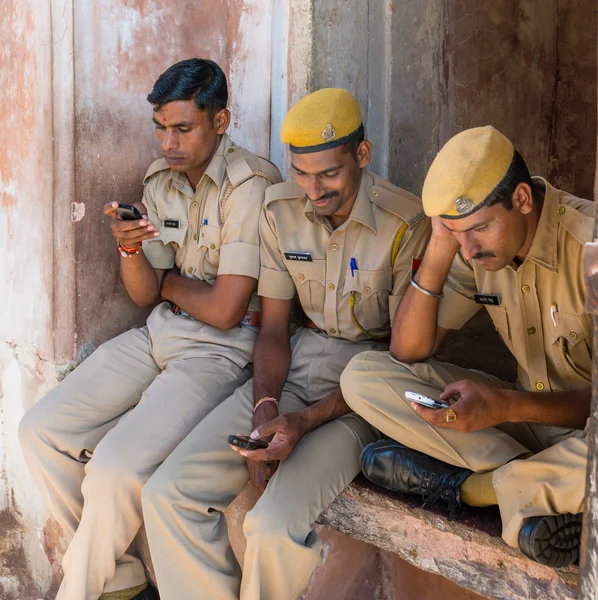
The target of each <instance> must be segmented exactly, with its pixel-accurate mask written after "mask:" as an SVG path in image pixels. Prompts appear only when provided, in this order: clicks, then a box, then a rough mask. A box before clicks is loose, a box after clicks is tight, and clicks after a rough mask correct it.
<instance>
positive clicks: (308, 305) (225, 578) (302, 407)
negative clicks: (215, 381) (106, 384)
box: [143, 89, 430, 600]
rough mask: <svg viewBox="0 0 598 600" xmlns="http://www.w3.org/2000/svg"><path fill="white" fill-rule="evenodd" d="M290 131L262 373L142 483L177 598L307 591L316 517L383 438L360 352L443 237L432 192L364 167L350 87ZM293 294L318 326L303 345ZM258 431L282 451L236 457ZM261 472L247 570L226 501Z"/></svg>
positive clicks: (265, 228)
mask: <svg viewBox="0 0 598 600" xmlns="http://www.w3.org/2000/svg"><path fill="white" fill-rule="evenodd" d="M281 139H282V141H283V142H284V143H289V144H290V149H291V153H292V154H291V156H292V165H293V168H294V172H295V180H296V182H295V183H293V182H290V183H283V184H279V185H276V186H273V187H272V188H269V189H268V190H267V192H266V203H265V208H264V212H263V215H262V218H261V223H260V235H261V270H260V280H259V286H258V293H259V295H260V296H261V297H262V328H261V330H260V334H259V336H258V340H257V342H256V349H255V358H254V380H253V381H250V382H247V383H246V384H245V385H244V386H243V387H241V388H239V389H238V390H237V391H236V392H235V394H234V395H233V396H232V397H231V398H229V399H228V400H226V401H225V402H223V403H222V404H221V405H220V406H219V407H218V408H217V409H215V410H214V411H213V412H212V413H211V414H210V415H209V416H208V417H207V418H206V419H205V420H204V421H203V422H202V423H201V424H200V425H199V426H198V427H196V428H195V430H194V431H193V432H192V433H191V434H190V435H189V436H188V437H187V439H186V440H185V441H184V442H183V443H182V444H181V446H179V448H178V449H177V450H176V451H175V452H174V453H173V454H172V455H171V457H170V458H169V459H168V460H167V461H166V462H165V463H164V464H163V465H162V467H161V468H160V469H159V471H158V472H157V473H156V475H155V477H154V478H153V479H152V481H151V482H150V484H149V487H146V489H145V491H144V494H143V511H144V517H145V521H146V527H147V532H148V538H149V542H150V549H151V552H152V558H153V564H154V568H155V572H156V576H157V580H158V586H159V589H160V594H161V596H162V598H163V600H178V599H179V598H196V597H197V598H198V597H201V598H202V599H204V600H209V599H211V600H228V599H231V600H232V599H235V598H239V597H240V598H243V600H250V599H252V600H281V599H284V600H293V599H295V598H299V597H300V596H301V594H302V592H303V591H304V589H305V587H306V586H307V584H308V582H309V579H310V576H311V574H312V572H313V570H314V568H315V567H316V566H317V565H318V563H319V562H320V560H321V557H320V552H321V548H322V546H321V542H320V540H319V538H318V536H317V534H316V533H315V531H314V529H313V523H314V521H315V520H316V518H317V517H318V515H319V514H320V513H321V512H322V511H323V510H324V509H325V508H326V507H327V506H328V505H329V504H330V503H331V502H332V500H333V499H334V498H335V497H336V495H337V494H339V493H340V492H341V491H342V490H343V488H344V487H345V486H346V485H348V484H349V483H350V482H351V480H352V479H353V478H354V477H355V475H356V474H357V473H358V472H359V454H360V452H361V450H362V448H363V447H364V446H365V445H366V444H367V443H369V442H371V441H373V440H375V439H377V437H378V435H377V432H376V431H375V430H374V429H372V428H371V427H370V426H369V425H368V424H367V423H366V422H365V421H363V420H362V419H360V418H359V417H357V416H356V415H354V414H351V413H350V410H349V409H348V408H347V406H346V404H345V403H344V401H343V397H342V395H341V393H340V389H339V377H340V374H341V372H342V370H343V369H344V367H345V365H346V364H347V362H348V361H349V359H350V358H351V357H352V356H354V355H355V354H357V353H358V352H361V351H363V350H367V349H375V348H378V349H384V348H387V347H388V346H387V344H386V342H385V338H387V336H388V335H389V333H390V322H391V318H392V314H393V313H394V311H395V309H396V307H397V305H398V303H399V302H400V300H401V298H402V296H403V293H404V292H405V289H406V287H407V286H408V284H409V273H410V272H411V264H412V259H413V258H418V257H421V256H422V255H423V252H424V248H425V244H426V242H427V240H428V238H429V235H430V226H429V221H427V220H426V219H425V218H424V217H423V214H422V212H421V204H420V201H419V199H417V198H416V197H415V196H412V195H411V194H409V193H407V192H405V191H403V190H401V189H399V188H397V187H395V186H393V185H392V184H390V183H389V182H387V181H385V180H384V179H382V178H381V177H378V176H377V175H374V174H372V173H369V172H367V171H365V168H366V167H367V165H368V163H369V161H370V155H371V144H370V143H369V142H368V141H366V140H364V135H363V125H362V121H361V113H360V111H359V106H358V105H357V102H356V101H355V99H354V98H353V96H352V95H351V94H350V93H349V92H347V91H345V90H341V89H325V90H320V91H318V92H315V93H313V94H311V95H309V96H307V97H306V98H304V99H303V100H301V101H300V102H298V103H297V104H296V105H295V106H294V107H293V108H291V110H290V111H289V113H288V114H287V116H286V118H285V121H284V123H283V126H282V132H281ZM295 294H298V296H299V300H300V302H301V305H302V307H303V310H304V311H305V313H306V315H307V318H308V321H307V323H306V325H305V327H303V328H301V329H300V330H299V331H298V333H297V334H296V335H295V336H294V337H293V339H292V340H291V343H290V344H289V339H288V330H289V316H290V313H291V305H292V301H293V297H294V296H295ZM252 430H254V432H253V433H252V437H253V438H264V439H266V440H269V441H270V444H269V446H268V448H267V449H266V450H256V451H243V452H241V453H235V452H233V450H232V449H231V447H230V446H229V444H228V443H227V436H228V435H229V434H235V433H244V434H249V433H250V432H251V431H252ZM233 448H234V449H237V450H238V448H235V447H233ZM245 457H246V458H247V461H246V458H245ZM278 461H281V462H280V466H279V467H278V470H277V471H276V473H275V474H274V475H273V477H272V478H271V480H270V481H269V482H268V483H267V486H266V478H267V473H266V471H267V465H268V463H274V464H273V465H272V470H274V468H275V467H276V464H278ZM248 480H251V481H252V482H253V483H254V484H255V485H257V486H258V487H260V488H263V487H265V492H264V494H263V495H262V497H261V498H260V500H259V501H258V502H257V504H256V506H255V508H254V509H253V510H251V511H250V512H249V513H248V514H247V516H246V519H245V523H244V531H245V535H246V538H247V549H246V552H245V558H244V567H243V575H242V576H241V572H240V569H239V565H238V564H237V562H236V560H235V558H234V556H233V553H232V550H231V547H230V543H229V540H228V536H227V528H226V522H225V518H224V516H223V514H222V511H223V510H224V509H225V508H226V507H227V506H228V505H229V504H230V502H231V501H232V500H233V499H234V498H235V496H236V495H237V494H238V493H239V492H240V491H241V490H242V489H243V487H244V486H245V484H246V483H247V481H248Z"/></svg>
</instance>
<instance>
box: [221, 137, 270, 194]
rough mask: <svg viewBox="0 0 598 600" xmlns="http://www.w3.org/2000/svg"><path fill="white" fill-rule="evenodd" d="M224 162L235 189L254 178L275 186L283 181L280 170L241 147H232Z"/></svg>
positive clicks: (225, 155) (227, 152) (227, 174)
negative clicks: (261, 178)
mask: <svg viewBox="0 0 598 600" xmlns="http://www.w3.org/2000/svg"><path fill="white" fill-rule="evenodd" d="M224 160H225V161H226V176H227V177H228V180H229V181H230V183H231V184H232V186H233V188H237V187H239V186H240V185H241V184H242V183H245V182H246V181H249V180H250V179H252V178H253V177H263V178H264V179H267V180H268V181H269V182H270V183H273V184H274V183H278V182H279V181H281V177H280V173H279V171H278V169H277V168H276V167H275V166H274V165H273V164H272V163H271V162H270V161H268V160H266V159H265V158H261V157H259V156H256V155H255V154H252V153H251V152H248V151H247V150H244V149H243V148H240V147H239V146H231V147H230V148H229V149H228V150H227V151H226V153H225V154H224Z"/></svg>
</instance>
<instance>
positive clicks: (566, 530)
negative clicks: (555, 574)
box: [519, 513, 583, 569]
mask: <svg viewBox="0 0 598 600" xmlns="http://www.w3.org/2000/svg"><path fill="white" fill-rule="evenodd" d="M582 517H583V515H582V513H579V514H577V515H573V514H565V515H556V516H553V517H534V518H531V519H527V521H526V522H525V523H524V525H523V527H522V528H521V531H520V532H519V547H520V548H521V551H522V552H523V553H524V554H525V555H526V556H527V557H528V558H531V559H532V560H534V561H536V562H538V563H540V564H542V565H546V566H548V567H552V568H553V569H558V568H561V567H566V566H567V565H570V564H572V563H574V562H577V560H578V559H579V549H580V546H581V522H582Z"/></svg>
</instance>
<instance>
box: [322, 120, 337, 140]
mask: <svg viewBox="0 0 598 600" xmlns="http://www.w3.org/2000/svg"><path fill="white" fill-rule="evenodd" d="M335 137H336V129H335V128H334V127H333V126H332V123H328V125H326V129H324V131H322V139H323V140H324V141H325V142H330V141H332V140H333V139H334V138H335Z"/></svg>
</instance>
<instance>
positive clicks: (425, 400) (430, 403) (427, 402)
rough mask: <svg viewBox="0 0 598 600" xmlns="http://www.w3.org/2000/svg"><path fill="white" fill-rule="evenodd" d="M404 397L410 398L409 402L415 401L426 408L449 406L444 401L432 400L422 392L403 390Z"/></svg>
mask: <svg viewBox="0 0 598 600" xmlns="http://www.w3.org/2000/svg"><path fill="white" fill-rule="evenodd" d="M405 398H406V399H407V400H410V401H411V402H416V403H417V404H421V405H422V406H427V407H428V408H434V409H439V408H450V405H449V404H445V403H444V402H439V401H438V400H434V399H433V398H430V397H429V396H424V395H423V394H418V393H417V392H405Z"/></svg>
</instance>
